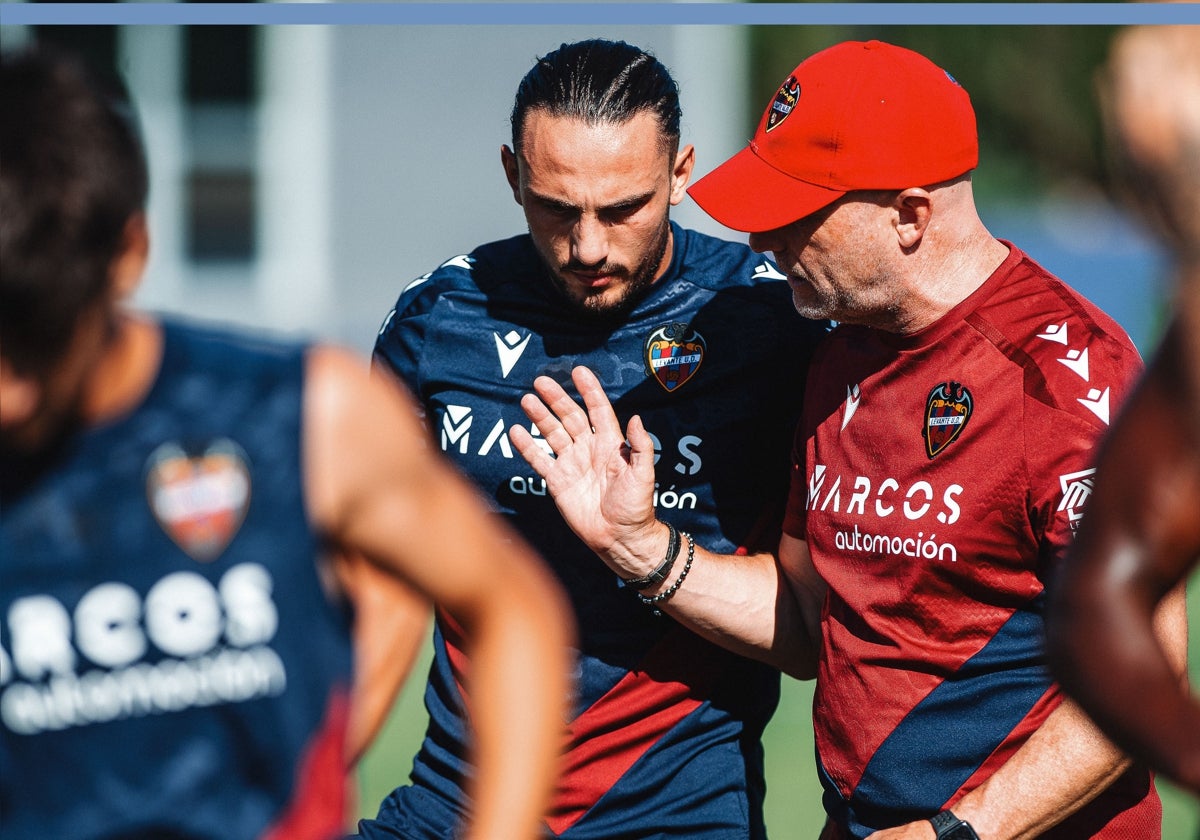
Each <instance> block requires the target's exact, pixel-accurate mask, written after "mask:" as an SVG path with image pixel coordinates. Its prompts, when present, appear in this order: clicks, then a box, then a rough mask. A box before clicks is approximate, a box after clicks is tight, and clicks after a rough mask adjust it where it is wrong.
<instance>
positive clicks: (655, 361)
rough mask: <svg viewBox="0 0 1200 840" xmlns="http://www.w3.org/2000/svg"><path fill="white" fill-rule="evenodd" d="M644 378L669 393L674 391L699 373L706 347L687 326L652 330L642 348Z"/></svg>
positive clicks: (697, 334) (665, 325)
mask: <svg viewBox="0 0 1200 840" xmlns="http://www.w3.org/2000/svg"><path fill="white" fill-rule="evenodd" d="M643 349H644V353H643V360H644V361H645V364H646V375H647V376H652V377H654V379H655V380H657V381H658V384H659V385H661V386H663V387H664V388H666V389H667V390H668V391H676V390H678V389H679V388H680V387H682V386H683V385H684V383H686V382H687V381H688V380H689V379H691V378H692V377H693V376H695V375H696V372H697V371H698V370H700V365H701V363H702V362H703V361H704V354H705V352H706V345H705V343H704V337H703V336H701V335H700V333H698V332H696V331H695V330H694V329H692V327H691V325H690V324H678V323H671V324H662V325H660V326H658V327H655V328H654V329H653V330H651V332H650V335H648V336H647V337H646V342H645V345H644V347H643Z"/></svg>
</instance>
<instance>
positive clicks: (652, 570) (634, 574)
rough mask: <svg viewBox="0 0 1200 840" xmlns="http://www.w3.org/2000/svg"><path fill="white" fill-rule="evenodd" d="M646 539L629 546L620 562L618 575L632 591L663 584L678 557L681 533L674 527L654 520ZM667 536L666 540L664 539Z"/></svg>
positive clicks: (626, 546)
mask: <svg viewBox="0 0 1200 840" xmlns="http://www.w3.org/2000/svg"><path fill="white" fill-rule="evenodd" d="M648 530H649V531H650V533H649V534H647V535H646V536H645V537H643V538H641V539H640V540H638V541H636V542H632V543H627V544H626V545H625V547H624V553H625V554H626V555H627V556H626V557H625V558H624V560H623V561H622V560H618V561H617V566H618V569H617V575H618V577H620V578H621V581H622V583H623V584H624V585H625V586H627V587H629V588H630V589H635V590H638V591H646V590H652V589H655V588H658V587H659V586H661V585H662V583H663V581H665V580H666V579H667V578H668V577H669V575H670V573H671V569H672V567H673V566H674V564H675V560H676V558H677V557H678V556H679V547H680V534H679V531H678V530H677V529H676V528H675V526H674V525H671V524H670V523H665V522H659V521H657V520H655V521H654V523H653V527H652V528H650V529H648ZM664 537H665V539H664Z"/></svg>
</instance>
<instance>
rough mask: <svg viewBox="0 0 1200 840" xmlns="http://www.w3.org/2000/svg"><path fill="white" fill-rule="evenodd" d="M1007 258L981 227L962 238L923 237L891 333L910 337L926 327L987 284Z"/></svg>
mask: <svg viewBox="0 0 1200 840" xmlns="http://www.w3.org/2000/svg"><path fill="white" fill-rule="evenodd" d="M939 239H940V241H939ZM922 251H924V252H925V253H924V254H922V253H921V252H922ZM1007 257H1008V246H1007V245H1005V244H1004V243H1003V242H1001V241H999V240H998V239H996V238H995V237H993V236H992V235H991V234H990V233H989V232H988V231H987V229H986V228H984V227H983V225H982V223H979V224H975V225H972V226H971V229H970V230H969V231H967V232H966V233H965V234H964V235H961V236H957V237H952V238H949V239H946V238H945V237H944V236H943V237H939V238H935V237H926V238H925V239H924V240H923V241H922V243H921V246H920V247H919V248H917V249H916V250H914V251H913V253H912V254H911V255H910V258H916V259H917V262H915V263H914V264H913V265H912V267H911V270H910V271H909V272H908V275H907V278H908V279H907V283H906V284H905V293H904V306H903V307H902V309H901V310H900V311H899V312H898V313H897V316H896V320H895V323H894V324H893V326H892V330H891V331H892V332H896V333H899V334H900V335H912V334H913V333H916V332H920V331H921V330H923V329H925V328H927V327H929V326H930V325H931V324H933V323H935V322H936V321H937V320H938V319H940V318H941V317H942V316H944V315H945V314H946V313H947V312H949V311H950V310H951V309H953V308H954V307H956V306H958V305H959V304H960V303H962V302H963V301H964V300H966V299H967V298H968V297H970V296H971V294H972V293H974V292H975V290H976V289H978V288H979V287H980V286H982V285H983V284H984V283H986V282H987V279H988V278H989V277H991V276H992V274H993V273H994V272H995V271H996V269H997V268H998V267H999V266H1000V264H1001V263H1003V262H1004V260H1005V259H1006V258H1007Z"/></svg>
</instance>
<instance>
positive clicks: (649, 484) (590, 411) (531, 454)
mask: <svg viewBox="0 0 1200 840" xmlns="http://www.w3.org/2000/svg"><path fill="white" fill-rule="evenodd" d="M571 379H572V381H573V382H574V383H575V387H576V388H577V389H578V390H579V394H580V396H582V397H583V404H584V406H585V407H586V409H587V410H586V412H585V411H584V409H583V408H580V406H579V405H578V404H577V403H576V402H575V401H574V400H573V399H571V397H570V396H569V395H568V394H567V392H566V391H564V390H563V388H562V386H560V385H559V384H558V383H557V382H555V381H554V380H553V379H551V378H549V377H547V376H539V377H538V378H537V379H536V380H535V381H534V383H533V388H534V391H536V395H535V394H526V395H525V396H524V397H522V398H521V408H523V409H524V410H525V413H526V414H527V415H529V419H530V420H532V421H533V423H534V424H535V425H536V426H537V428H538V431H540V432H541V433H542V437H543V439H544V440H545V442H546V443H547V444H549V446H550V449H551V451H553V453H554V457H551V456H550V455H549V454H547V453H546V451H545V450H544V449H543V448H542V447H541V446H539V444H538V443H537V442H536V441H535V440H534V438H533V437H532V435H530V433H529V432H528V430H526V429H524V428H522V427H520V426H514V427H513V428H512V429H510V430H509V438H510V439H511V440H512V442H513V446H515V447H516V449H517V451H518V452H520V453H521V456H522V457H523V458H524V459H525V460H526V461H528V462H529V465H530V466H531V467H533V469H534V470H535V471H536V472H537V474H538V475H540V476H541V477H542V478H543V479H545V481H546V487H547V489H548V490H549V492H550V495H551V496H552V497H553V498H554V502H555V504H557V505H558V509H559V512H560V513H561V514H562V516H563V519H565V520H566V522H567V524H568V525H570V526H571V529H572V530H573V531H575V533H576V534H577V535H578V536H579V538H580V539H582V540H583V541H584V542H585V543H587V545H588V546H589V547H590V548H591V549H592V550H593V551H595V552H597V553H598V554H599V555H600V556H601V557H602V558H604V560H605V561H606V562H607V563H608V564H609V565H610V566H611V567H612V568H613V570H614V571H616V572H617V573H618V574H620V575H622V576H625V577H628V576H630V575H634V576H636V574H637V573H638V572H637V569H636V568H631V567H630V566H631V565H632V563H627V562H623V561H626V560H628V561H633V560H636V558H637V557H648V556H652V554H653V552H654V549H653V547H652V546H654V545H656V542H654V541H655V540H656V538H657V537H659V536H660V535H657V534H656V533H655V528H654V526H655V525H656V522H655V514H654V501H653V499H654V444H653V442H652V441H651V439H650V435H648V434H647V433H646V429H645V427H643V426H642V421H641V418H639V417H637V416H634V417H632V418H630V420H629V426H628V428H627V430H626V432H625V434H622V432H621V425H620V423H619V422H618V421H617V416H616V414H615V413H614V412H613V408H612V403H610V402H609V399H608V396H607V395H606V394H605V393H604V389H603V388H602V387H601V385H600V382H599V380H598V379H596V375H595V374H593V373H592V372H591V371H590V370H588V369H587V368H586V367H576V368H575V369H574V370H573V371H571ZM658 541H661V539H658Z"/></svg>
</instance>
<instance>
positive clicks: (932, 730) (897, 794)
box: [845, 599, 1051, 836]
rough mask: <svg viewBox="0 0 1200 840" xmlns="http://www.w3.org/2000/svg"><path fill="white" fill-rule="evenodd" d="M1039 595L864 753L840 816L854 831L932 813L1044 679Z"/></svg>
mask: <svg viewBox="0 0 1200 840" xmlns="http://www.w3.org/2000/svg"><path fill="white" fill-rule="evenodd" d="M1039 602H1040V599H1039V601H1035V602H1033V603H1031V604H1029V605H1027V606H1026V607H1025V608H1024V609H1021V610H1018V611H1017V612H1016V613H1014V614H1013V615H1012V617H1011V618H1009V620H1008V621H1007V622H1005V624H1004V626H1003V627H1001V628H1000V630H999V632H997V633H996V635H995V636H994V637H993V638H992V640H991V641H990V642H988V644H987V645H985V646H984V647H983V649H982V650H980V651H979V652H978V653H977V654H975V656H973V657H971V658H970V659H969V660H967V661H966V662H965V663H963V666H962V667H961V668H959V670H958V671H957V672H956V673H955V674H954V675H952V676H951V677H949V678H947V679H946V680H945V681H944V682H943V683H942V684H941V685H939V686H938V687H937V688H935V689H934V690H933V691H931V692H930V693H929V694H928V695H927V696H926V697H925V699H924V700H922V701H921V702H920V703H918V704H917V705H916V706H915V707H914V708H913V709H912V711H910V712H909V713H908V715H906V716H905V718H904V720H902V721H901V722H900V724H899V725H898V726H897V727H896V729H895V730H894V731H893V732H892V734H891V735H889V736H888V738H887V740H886V741H884V742H883V744H882V745H880V747H879V749H878V750H876V752H875V754H874V755H873V756H872V757H871V760H870V762H869V763H868V764H867V768H866V770H865V771H864V773H863V775H862V779H861V780H860V781H859V783H858V786H857V787H856V788H855V790H854V794H853V795H852V796H851V798H850V802H849V803H848V810H847V811H846V812H845V816H846V818H847V820H848V822H849V828H850V830H851V831H852V832H853V833H854V834H855V835H856V836H865V835H867V834H869V833H870V832H871V830H874V829H879V828H883V827H885V826H890V825H899V824H902V823H906V822H910V821H912V820H915V819H920V818H923V817H928V816H930V815H932V814H934V813H936V812H937V811H938V810H939V809H940V808H941V807H942V805H944V804H945V803H946V801H947V800H949V799H950V797H951V796H953V795H954V793H955V792H956V791H957V790H958V789H959V788H960V787H961V786H962V785H963V783H964V782H966V781H967V779H969V778H970V777H971V776H972V775H973V774H974V773H975V771H976V770H978V769H979V766H980V765H981V764H982V763H983V762H984V761H985V760H986V759H987V758H988V756H990V755H991V754H992V752H993V751H994V750H995V749H996V747H998V746H999V745H1000V744H1001V743H1002V742H1003V741H1004V739H1005V738H1006V737H1007V736H1008V735H1009V733H1011V732H1012V731H1013V729H1015V728H1016V727H1017V726H1018V725H1019V724H1020V723H1021V721H1022V720H1023V719H1024V718H1025V717H1026V715H1028V714H1029V711H1030V710H1031V709H1032V708H1033V707H1034V705H1035V704H1036V703H1037V702H1038V701H1039V700H1040V699H1041V698H1042V696H1043V695H1044V694H1045V693H1046V690H1047V689H1048V688H1050V686H1051V679H1050V675H1049V672H1048V671H1047V670H1046V668H1045V666H1044V664H1043V633H1044V629H1043V620H1042V615H1041V613H1040V611H1039V610H1038V607H1039Z"/></svg>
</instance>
